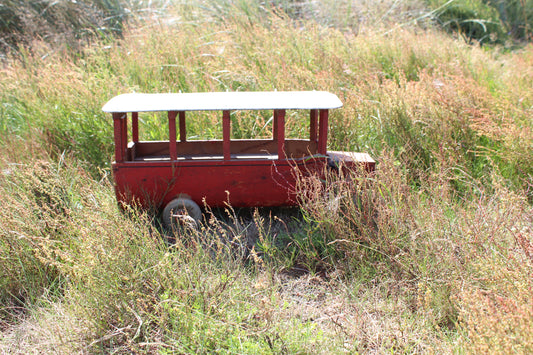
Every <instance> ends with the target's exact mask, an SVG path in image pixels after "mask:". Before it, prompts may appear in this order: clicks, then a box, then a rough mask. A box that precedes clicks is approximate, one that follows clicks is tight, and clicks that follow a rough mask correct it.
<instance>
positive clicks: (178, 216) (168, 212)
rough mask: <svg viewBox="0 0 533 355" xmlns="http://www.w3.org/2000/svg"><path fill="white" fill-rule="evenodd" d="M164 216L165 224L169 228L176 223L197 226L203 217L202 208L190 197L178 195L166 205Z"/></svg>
mask: <svg viewBox="0 0 533 355" xmlns="http://www.w3.org/2000/svg"><path fill="white" fill-rule="evenodd" d="M162 218H163V224H164V225H165V226H166V227H167V228H169V229H172V225H173V224H175V223H177V224H179V225H186V226H191V227H196V226H197V223H198V222H200V220H201V219H202V210H201V209H200V206H198V205H197V204H196V202H194V201H193V200H191V199H190V198H186V197H178V198H175V199H174V200H172V201H170V202H169V203H168V204H167V205H166V206H165V209H164V210H163V216H162Z"/></svg>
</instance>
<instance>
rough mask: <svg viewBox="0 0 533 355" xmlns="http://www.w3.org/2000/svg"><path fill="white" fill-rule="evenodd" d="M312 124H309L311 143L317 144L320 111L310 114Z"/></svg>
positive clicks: (312, 111) (313, 111)
mask: <svg viewBox="0 0 533 355" xmlns="http://www.w3.org/2000/svg"><path fill="white" fill-rule="evenodd" d="M309 115H310V117H309V118H310V121H311V122H310V124H309V140H310V141H311V142H316V138H317V133H316V132H317V129H316V128H317V121H318V110H311V112H310V114H309Z"/></svg>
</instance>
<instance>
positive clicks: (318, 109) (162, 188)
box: [103, 91, 375, 225]
mask: <svg viewBox="0 0 533 355" xmlns="http://www.w3.org/2000/svg"><path fill="white" fill-rule="evenodd" d="M341 106H342V103H341V101H340V100H339V98H338V97H337V96H336V95H334V94H332V93H329V92H323V91H295V92H281V91H279V92H278V91H273V92H210V93H168V94H140V93H133V94H124V95H119V96H116V97H114V98H113V99H111V100H110V101H109V102H108V103H106V104H105V106H104V107H103V111H105V112H109V113H112V115H113V122H114V136H115V161H114V162H113V163H112V168H113V176H114V179H115V191H116V196H117V200H118V201H119V202H123V203H126V204H137V205H140V206H142V207H146V208H156V209H158V210H161V209H162V210H163V213H162V219H163V222H164V223H165V224H166V225H171V224H172V219H173V217H176V216H177V215H180V214H188V215H189V216H191V217H192V218H194V219H195V220H199V219H201V217H202V212H201V209H200V206H202V205H203V204H204V203H205V204H207V205H209V206H211V207H221V206H224V204H225V203H227V202H228V200H229V202H230V203H231V205H232V206H234V207H259V206H287V205H296V204H297V198H296V192H295V189H294V187H295V183H296V175H297V174H296V173H295V172H298V173H303V174H312V173H317V174H323V172H324V170H325V168H326V167H327V166H328V164H329V165H332V164H333V165H335V164H341V163H342V164H343V165H344V166H347V167H350V166H360V167H361V166H362V167H363V168H364V169H366V170H367V171H371V170H373V169H374V166H375V162H374V160H373V159H372V158H371V157H370V156H369V155H368V154H366V153H354V152H333V151H327V150H326V147H327V135H328V112H329V110H330V109H334V108H338V107H341ZM242 110H246V111H248V110H259V111H262V112H265V111H267V112H272V116H271V118H272V135H271V137H270V138H269V139H232V137H231V119H232V118H231V117H232V115H233V113H234V112H237V111H242ZM287 110H308V111H309V120H310V123H309V137H308V138H307V139H286V134H285V133H286V132H285V121H286V114H287ZM156 111H166V112H168V127H169V129H168V136H169V140H167V141H140V140H139V122H140V120H139V113H141V112H156ZM191 111H219V112H221V116H222V139H221V140H220V139H213V140H190V139H188V137H187V132H186V127H187V125H186V120H187V113H190V112H191ZM291 112H292V111H291ZM128 117H130V119H128ZM128 121H130V122H131V136H130V137H131V141H130V142H128V136H129V134H128ZM178 133H179V135H178ZM178 138H179V139H178Z"/></svg>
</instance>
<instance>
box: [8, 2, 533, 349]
mask: <svg viewBox="0 0 533 355" xmlns="http://www.w3.org/2000/svg"><path fill="white" fill-rule="evenodd" d="M87 3H88V2H87ZM371 3H373V2H365V1H360V2H351V1H338V2H330V1H321V2H304V1H271V2H257V1H251V0H243V1H222V0H219V1H184V2H175V3H174V4H173V6H172V7H168V8H166V11H164V14H163V13H161V16H159V17H155V16H151V17H150V19H146V18H145V19H143V20H142V21H141V20H139V18H137V20H138V21H137V22H134V23H131V22H130V25H126V26H125V27H124V28H123V31H122V33H121V36H120V37H115V38H112V37H106V38H96V37H92V38H90V39H87V41H88V43H86V44H84V45H82V46H80V48H72V47H71V46H62V45H58V44H54V43H51V42H50V41H46V40H45V41H43V40H41V39H32V40H31V41H29V42H26V44H27V46H21V47H19V48H18V49H17V51H15V52H9V51H8V52H4V53H5V59H4V61H3V62H2V68H1V70H0V132H1V134H0V142H1V148H0V153H1V154H0V156H1V157H2V158H1V160H0V195H1V196H2V203H1V204H0V270H1V271H2V272H1V273H0V349H1V350H0V351H2V352H5V353H28V352H38V353H50V352H60V353H80V352H81V353H130V352H140V353H213V352H220V353H339V352H352V353H366V352H376V353H390V352H393V353H414V352H443V353H455V352H474V353H486V352H487V351H489V350H490V351H491V352H496V353H510V352H514V353H530V352H531V351H532V350H533V349H532V348H533V339H532V337H531V334H533V331H532V326H533V314H532V313H531V310H532V309H533V303H532V302H533V301H532V300H533V294H532V290H533V285H532V282H533V281H532V280H533V279H532V278H531V275H532V274H533V209H532V206H531V203H532V199H533V195H532V193H531V189H532V187H533V179H532V176H533V164H531V161H533V132H532V128H533V127H532V125H533V120H532V117H533V90H532V85H531V83H532V82H533V71H532V68H533V47H532V46H531V44H529V45H528V44H523V45H522V46H520V47H516V48H515V49H513V50H512V51H510V50H509V47H503V46H501V47H499V46H497V45H494V46H493V47H490V48H488V47H487V46H483V47H481V46H479V45H476V44H472V43H470V44H469V43H467V42H465V41H464V40H463V39H462V38H461V37H460V36H459V37H455V36H454V35H450V34H448V33H445V32H441V30H440V29H439V27H438V26H435V27H434V26H433V25H432V24H431V22H430V21H426V20H425V19H429V18H430V17H431V16H432V15H431V14H433V12H432V11H433V10H434V9H435V8H439V7H440V6H442V4H438V5H435V7H434V8H431V7H428V5H427V3H423V2H416V1H400V2H398V1H383V2H380V3H379V4H378V5H375V4H374V5H372V4H371ZM472 3H474V2H472ZM491 3H492V2H491ZM84 4H85V2H84ZM96 4H97V2H95V3H94V6H96ZM141 5H142V4H141ZM65 6H67V5H65ZM68 6H72V5H71V4H69V5H68ZM487 6H488V5H487ZM0 9H2V8H1V7H0ZM4 10H5V9H2V11H4ZM163 15H164V16H163ZM426 15H427V16H426ZM273 89H277V90H313V89H319V90H327V91H331V92H333V93H335V94H337V95H338V96H339V97H340V98H341V100H342V101H343V103H344V106H343V108H342V109H339V110H335V111H333V112H332V115H331V129H330V133H331V134H330V140H329V148H330V149H334V150H355V151H365V152H368V153H370V154H371V155H372V156H373V157H375V158H376V160H377V161H378V168H377V170H376V172H375V173H374V174H371V175H368V174H364V173H362V172H357V171H354V172H347V173H346V174H345V175H344V176H340V177H339V176H336V175H331V176H328V177H327V179H326V180H327V182H326V184H325V185H324V182H323V181H319V180H317V179H313V178H307V179H301V180H300V181H299V186H298V188H299V189H300V190H301V192H302V193H301V195H300V196H301V201H300V208H299V209H297V210H289V211H286V210H268V211H267V210H258V211H244V210H233V209H232V208H231V207H229V206H228V208H227V209H226V211H224V210H221V211H211V212H209V210H208V213H206V218H205V221H204V223H203V224H202V226H201V227H200V228H199V229H198V230H189V229H185V230H177V231H174V232H175V234H172V235H170V234H169V232H168V231H165V230H163V229H161V228H160V225H159V221H158V219H157V216H153V215H150V214H144V213H143V212H142V211H138V210H136V209H135V206H132V207H131V208H127V209H126V210H125V211H121V210H120V209H119V208H118V207H117V205H116V201H115V198H114V194H113V188H112V180H111V177H110V171H109V163H110V161H111V159H112V152H113V146H112V125H111V122H110V118H109V117H107V116H106V115H105V114H104V113H102V112H101V106H102V105H103V103H105V102H106V101H107V100H108V99H109V98H111V97H113V96H114V95H116V94H119V93H125V92H132V91H137V92H143V91H144V92H169V91H172V92H177V91H180V90H181V91H183V92H194V91H223V90H241V91H244V90H273ZM142 119H143V124H144V127H145V130H144V131H142V132H141V135H143V136H144V137H146V138H150V139H158V138H162V137H164V132H165V127H164V124H163V123H162V121H163V120H162V118H161V117H159V116H157V115H154V116H144V117H142ZM215 119H216V118H214V117H211V116H207V117H198V119H197V120H195V121H191V123H190V124H189V126H188V128H189V130H190V131H191V134H192V135H197V136H204V137H211V136H216V135H217V134H219V132H217V131H216V130H215V131H213V130H210V127H213V126H214V124H213V120H215ZM267 120H268V118H263V117H242V119H241V120H240V122H239V125H238V130H237V131H236V132H234V134H237V135H238V136H239V137H249V136H253V135H255V134H257V133H258V127H262V126H264V125H265V124H266V123H267V122H266V121H267ZM301 121H302V120H294V121H293V122H294V123H293V124H292V125H291V126H290V127H288V134H289V135H290V134H297V132H299V131H300V130H302V129H303V128H302V126H301ZM324 186H325V187H324ZM169 238H170V239H173V240H174V242H175V244H168V243H167V239H169Z"/></svg>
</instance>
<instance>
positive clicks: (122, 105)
mask: <svg viewBox="0 0 533 355" xmlns="http://www.w3.org/2000/svg"><path fill="white" fill-rule="evenodd" d="M341 106H342V102H341V101H340V100H339V98H338V97H337V96H336V95H335V94H332V93H329V92H325V91H263V92H259V91H256V92H202V93H183V94H181V93H180V94H123V95H118V96H115V97H114V98H112V99H111V100H109V102H108V103H106V104H105V105H104V107H103V108H102V110H103V111H105V112H147V111H149V112H153V111H212V110H218V111H221V110H290V109H332V108H338V107H341Z"/></svg>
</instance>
